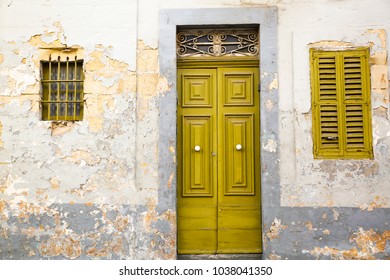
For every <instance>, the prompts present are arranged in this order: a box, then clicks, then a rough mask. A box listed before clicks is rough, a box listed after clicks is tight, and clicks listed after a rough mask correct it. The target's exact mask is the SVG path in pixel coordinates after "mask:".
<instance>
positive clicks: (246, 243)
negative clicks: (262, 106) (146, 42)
mask: <svg viewBox="0 0 390 280" xmlns="http://www.w3.org/2000/svg"><path fill="white" fill-rule="evenodd" d="M258 75H259V73H258V68H257V67H234V68H233V67H210V66H208V68H179V70H178V192H177V198H178V199H177V212H178V253H179V254H215V253H260V252H261V217H260V213H261V210H260V209H261V208H260V166H259V163H260V145H259V143H260V141H259V134H260V131H259V128H260V120H259V93H258V91H257V86H258Z"/></svg>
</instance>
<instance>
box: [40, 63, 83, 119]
mask: <svg viewBox="0 0 390 280" xmlns="http://www.w3.org/2000/svg"><path fill="white" fill-rule="evenodd" d="M41 89H42V94H41V108H42V120H45V121H47V120H53V121H79V120H82V119H83V112H84V73H83V60H81V59H77V57H75V59H74V60H70V59H69V57H66V60H64V61H61V57H60V56H59V57H58V59H57V60H52V59H51V57H50V59H49V60H48V61H44V60H42V61H41Z"/></svg>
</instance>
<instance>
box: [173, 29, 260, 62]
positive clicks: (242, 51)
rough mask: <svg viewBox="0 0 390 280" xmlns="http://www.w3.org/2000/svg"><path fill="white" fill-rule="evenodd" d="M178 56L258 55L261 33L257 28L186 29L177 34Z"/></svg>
mask: <svg viewBox="0 0 390 280" xmlns="http://www.w3.org/2000/svg"><path fill="white" fill-rule="evenodd" d="M176 43H177V56H178V57H179V58H183V57H192V56H205V57H219V56H257V55H258V54H259V35H258V30H257V29H242V30H237V29H236V30H216V29H205V30H199V29H196V30H194V29H186V30H180V31H179V32H178V34H177V36H176Z"/></svg>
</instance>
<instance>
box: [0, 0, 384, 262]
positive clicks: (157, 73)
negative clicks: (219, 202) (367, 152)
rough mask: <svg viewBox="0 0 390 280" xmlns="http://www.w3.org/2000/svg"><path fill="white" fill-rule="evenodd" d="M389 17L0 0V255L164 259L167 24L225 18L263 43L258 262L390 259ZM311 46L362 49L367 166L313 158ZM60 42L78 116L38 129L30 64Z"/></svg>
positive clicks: (155, 2) (167, 238)
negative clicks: (79, 83) (79, 69)
mask: <svg viewBox="0 0 390 280" xmlns="http://www.w3.org/2000/svg"><path fill="white" fill-rule="evenodd" d="M388 10H390V3H389V2H388V1H386V0H377V1H369V0H360V1H353V0H347V1H335V0H319V1H315V0H279V1H278V0H273V1H265V0H227V1H226V0H218V1H209V0H198V1H178V0H167V1H166V0H164V1H163V0H149V1H125V0H120V1H114V2H113V1H111V2H109V1H95V2H93V3H92V4H91V1H80V0H78V1H74V0H71V1H66V3H65V2H63V1H57V0H50V1H42V0H33V1H20V0H19V1H16V0H14V1H11V0H10V1H2V2H1V3H0V258H3V259H14V258H17V259H20V258H23V259H25V258H37V259H40V258H72V259H75V258H80V259H84V258H110V259H111V258H114V259H115V258H127V259H167V258H168V259H169V258H175V257H176V247H175V246H176V237H175V236H176V217H175V216H176V215H175V201H176V191H175V188H176V161H175V155H176V90H175V83H176V61H175V50H174V48H175V41H174V36H175V32H176V29H175V28H176V25H180V24H195V25H196V24H232V23H237V24H238V23H259V24H260V33H261V34H260V35H261V36H263V39H264V40H261V61H262V62H261V64H260V70H261V77H260V78H261V86H262V87H261V90H262V91H261V93H262V95H261V118H262V119H261V125H262V131H261V146H262V155H261V159H259V160H261V163H262V170H261V173H262V174H261V176H262V205H263V206H262V216H263V232H264V236H263V239H264V258H273V259H280V258H335V259H342V258H347V259H348V258H388V257H389V254H390V234H389V231H390V226H389V223H390V218H388V217H390V209H389V206H390V191H389V188H388V187H387V185H388V184H387V182H388V181H389V179H390V175H389V174H390V164H389V163H388V159H389V152H388V150H389V148H390V141H389V135H390V127H389V97H388V95H389V86H388V84H389V83H388V80H389V75H388V73H389V63H388V58H387V57H388V53H389V51H390V44H389V43H388V36H389V35H388V34H389V31H390V19H389V17H388V15H387V11H388ZM233 19H234V20H233ZM233 21H234V22H233ZM313 44H316V45H317V46H318V45H321V46H323V47H324V48H330V47H334V46H335V45H338V46H351V45H352V46H369V47H370V48H371V60H370V62H371V75H372V78H371V86H372V107H373V108H372V109H373V110H372V119H373V120H372V121H373V137H374V138H373V139H374V153H375V158H374V160H359V161H357V160H348V161H337V160H336V161H335V160H314V159H313V156H312V139H311V127H312V126H311V110H310V98H311V97H310V96H311V95H310V73H309V56H308V55H309V48H310V47H311V46H313ZM65 45H66V46H71V47H75V48H76V49H77V51H75V52H74V53H71V54H69V55H75V54H77V57H78V58H83V59H84V70H85V99H86V102H85V112H84V120H83V121H81V122H76V123H55V124H52V123H51V122H43V121H40V108H39V92H40V84H39V75H40V74H39V61H40V59H47V56H48V55H49V53H51V52H52V53H53V54H56V55H57V52H56V51H53V50H47V49H43V48H51V47H61V46H65ZM61 55H62V54H61Z"/></svg>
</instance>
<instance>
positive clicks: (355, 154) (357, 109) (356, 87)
mask: <svg viewBox="0 0 390 280" xmlns="http://www.w3.org/2000/svg"><path fill="white" fill-rule="evenodd" d="M368 59H369V49H368V48H359V49H354V50H341V51H326V50H319V49H310V68H311V93H312V115H313V131H312V133H313V153H314V158H316V159H372V158H373V148H372V132H371V131H372V127H371V126H372V124H371V102H370V90H371V86H370V68H369V62H368Z"/></svg>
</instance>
